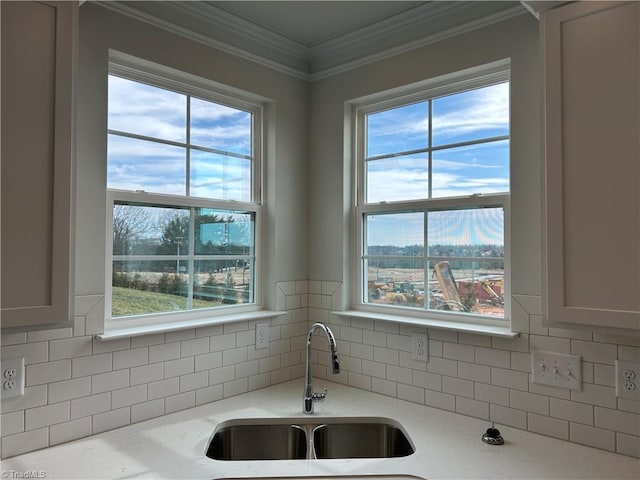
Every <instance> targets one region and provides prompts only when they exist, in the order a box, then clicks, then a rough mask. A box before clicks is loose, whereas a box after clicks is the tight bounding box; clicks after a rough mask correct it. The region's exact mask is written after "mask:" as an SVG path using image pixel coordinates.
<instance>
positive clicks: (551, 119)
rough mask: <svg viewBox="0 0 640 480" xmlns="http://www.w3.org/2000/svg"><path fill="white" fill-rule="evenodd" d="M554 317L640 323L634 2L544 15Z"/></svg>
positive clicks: (639, 13) (639, 10)
mask: <svg viewBox="0 0 640 480" xmlns="http://www.w3.org/2000/svg"><path fill="white" fill-rule="evenodd" d="M541 21H542V22H541V38H542V45H543V47H542V48H543V55H544V58H543V65H544V87H545V112H544V118H545V122H546V124H545V128H544V132H545V196H544V201H545V225H544V227H545V233H544V241H545V250H546V255H545V259H546V265H545V267H546V281H547V284H546V286H545V295H544V297H545V301H546V311H547V320H548V321H549V322H550V323H551V324H554V323H557V322H562V323H569V324H585V325H591V326H605V327H617V328H631V329H638V328H640V74H639V73H640V61H639V58H640V35H639V25H640V4H639V3H637V2H632V3H622V4H621V3H611V2H577V3H572V4H569V5H567V6H564V7H561V8H557V9H554V10H550V11H548V12H545V13H544V14H543V15H542V18H541Z"/></svg>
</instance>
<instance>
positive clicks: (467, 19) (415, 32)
mask: <svg viewBox="0 0 640 480" xmlns="http://www.w3.org/2000/svg"><path fill="white" fill-rule="evenodd" d="M92 3H93V2H92ZM500 3H501V2H429V3H426V4H424V5H421V6H419V7H415V8H413V9H411V10H408V11H405V12H401V13H400V14H397V15H394V16H391V17H389V18H387V19H385V20H382V21H379V22H376V23H374V24H372V25H368V26H366V27H363V28H361V29H358V30H356V31H354V32H350V33H347V34H345V35H341V36H339V37H337V38H334V39H332V40H329V41H326V42H323V43H320V44H317V45H314V46H313V47H306V46H304V45H302V44H300V43H298V42H295V41H293V40H291V39H290V38H288V37H285V36H283V35H280V34H278V33H276V32H273V31H271V30H269V29H266V28H264V27H261V26H259V25H256V24H254V23H253V22H249V21H247V20H244V19H243V18H240V17H238V16H236V15H233V14H231V13H229V12H226V11H224V10H223V9H221V8H219V7H216V6H214V5H212V4H210V3H206V2H200V1H194V2H191V1H189V2H179V1H164V2H135V7H133V6H132V5H131V3H130V2H120V1H109V2H95V5H99V6H101V7H104V8H107V9H109V10H112V11H114V12H117V13H120V14H122V15H126V16H128V17H131V18H134V19H136V20H139V21H142V22H145V23H147V24H150V25H154V26H156V27H158V28H162V29H164V30H166V31H169V32H171V33H174V34H176V35H180V36H182V37H185V38H188V39H190V40H193V41H195V42H198V43H201V44H204V45H207V46H210V47H213V48H215V49H217V50H220V51H223V52H225V53H229V54H231V55H234V56H236V57H240V58H242V59H245V60H248V61H251V62H254V63H257V64H260V65H263V66H265V67H268V68H271V69H273V70H276V71H279V72H281V73H285V74H287V75H291V76H294V77H296V78H300V79H303V80H307V81H315V80H320V79H322V78H327V77H330V76H333V75H337V74H339V73H342V72H346V71H348V70H351V69H353V68H357V67H359V66H362V65H366V64H369V63H373V62H376V61H379V60H382V59H385V58H388V57H391V56H393V55H398V54H401V53H404V52H407V51H409V50H413V49H416V48H420V47H423V46H426V45H430V44H433V43H435V42H438V41H441V40H444V39H446V38H450V37H453V36H455V35H460V34H462V33H465V32H469V31H471V30H475V29H479V28H482V27H485V26H488V25H491V24H494V23H497V22H500V21H503V20H507V19H509V18H512V17H515V16H518V15H521V14H524V13H527V9H526V8H525V7H524V6H523V5H522V4H520V3H515V2H513V3H511V5H513V4H514V3H515V6H510V7H508V8H504V7H502V6H501V5H500Z"/></svg>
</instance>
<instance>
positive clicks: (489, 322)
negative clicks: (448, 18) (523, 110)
mask: <svg viewBox="0 0 640 480" xmlns="http://www.w3.org/2000/svg"><path fill="white" fill-rule="evenodd" d="M505 81H507V82H510V81H511V78H510V61H509V60H503V61H498V62H494V63H493V64H489V65H486V66H481V67H476V68H472V69H468V70H465V71H463V72H458V73H455V74H451V75H445V76H442V77H438V78H436V79H431V80H428V81H426V82H421V83H420V84H416V85H412V86H408V87H406V88H400V89H394V90H392V91H388V92H381V93H378V94H374V95H370V96H367V97H365V98H362V99H358V100H355V101H353V102H350V104H349V108H350V110H351V119H352V120H351V123H352V125H351V132H352V138H351V142H352V148H353V151H352V158H353V161H352V167H353V179H354V182H353V183H354V185H353V210H352V211H353V216H354V219H353V220H354V221H353V222H352V225H353V227H352V228H353V235H352V238H353V240H352V242H351V249H352V252H353V255H351V257H352V265H351V268H352V271H353V272H355V276H354V277H353V281H352V282H351V288H350V294H351V305H352V309H353V310H354V311H355V312H359V313H360V314H361V316H365V317H366V316H368V315H369V314H371V315H375V316H379V318H381V319H388V320H392V319H398V320H400V321H402V320H401V319H406V320H407V322H408V323H412V324H416V323H417V324H421V323H423V324H424V325H425V326H429V325H438V326H444V327H446V326H447V325H449V327H447V328H451V329H456V327H455V326H456V324H458V325H460V326H462V325H464V328H462V329H464V330H472V329H473V327H471V328H469V326H470V325H471V326H472V325H478V326H485V327H489V328H492V327H498V328H501V329H502V328H507V329H509V328H510V322H511V234H510V232H511V210H510V190H511V187H509V192H508V193H504V194H482V195H469V196H460V197H445V198H432V199H425V200H408V201H394V202H380V203H369V204H367V203H366V202H365V199H366V191H365V189H366V185H365V179H366V176H365V169H366V165H365V163H366V162H365V156H366V152H365V144H366V138H365V135H366V125H365V122H366V120H365V118H366V115H368V114H371V113H375V112H379V111H383V110H387V109H392V108H397V107H401V106H404V105H407V104H410V103H415V102H419V101H425V100H428V99H431V98H434V97H438V96H444V95H448V94H455V93H458V92H463V91H465V90H470V89H473V88H479V87H484V86H489V85H493V84H496V83H501V82H505ZM510 103H511V102H510ZM510 123H511V115H510ZM510 135H511V125H510V128H509V148H510V150H511V140H510ZM468 143H479V142H468ZM464 144H466V143H463V144H462V145H464ZM454 146H455V145H454ZM449 147H450V146H449ZM430 177H431V175H430ZM509 177H510V178H511V168H510V172H509ZM510 183H511V181H510ZM491 206H494V207H501V208H503V211H504V272H505V273H504V318H492V317H489V316H484V315H477V314H475V315H474V314H472V313H462V312H446V311H437V310H427V309H420V308H415V307H413V308H411V307H403V306H398V305H379V304H374V303H365V301H364V299H365V292H366V289H367V277H366V274H365V273H366V272H364V271H363V263H364V262H363V256H364V249H365V245H364V242H365V239H366V232H365V225H364V219H365V215H367V214H371V213H405V212H425V215H426V212H427V211H428V210H442V209H445V210H446V209H461V208H465V207H491ZM426 228H427V227H426V219H425V236H424V238H425V249H424V254H423V255H422V256H421V257H416V258H417V259H418V260H420V259H422V260H424V261H426V258H427V257H428V256H427V248H426V247H427V245H426ZM453 259H454V260H457V259H458V257H453ZM426 265H427V266H426V267H425V269H426V271H425V275H426V273H427V272H428V271H429V269H428V264H426ZM425 278H427V277H426V276H425ZM347 313H353V312H347ZM421 321H422V322H421ZM479 332H482V330H479Z"/></svg>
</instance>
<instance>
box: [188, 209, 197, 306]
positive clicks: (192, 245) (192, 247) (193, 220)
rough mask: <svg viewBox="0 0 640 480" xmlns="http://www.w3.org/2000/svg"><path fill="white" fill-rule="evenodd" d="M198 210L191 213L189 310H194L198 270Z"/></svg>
mask: <svg viewBox="0 0 640 480" xmlns="http://www.w3.org/2000/svg"><path fill="white" fill-rule="evenodd" d="M195 223H196V209H195V208H191V209H190V211H189V257H187V272H188V275H187V278H188V279H189V285H188V286H187V291H188V292H189V293H188V295H187V308H188V309H189V310H191V309H192V308H193V284H194V282H195V278H196V270H195V262H194V257H195V254H196V252H195V247H196V240H195V231H196V226H195Z"/></svg>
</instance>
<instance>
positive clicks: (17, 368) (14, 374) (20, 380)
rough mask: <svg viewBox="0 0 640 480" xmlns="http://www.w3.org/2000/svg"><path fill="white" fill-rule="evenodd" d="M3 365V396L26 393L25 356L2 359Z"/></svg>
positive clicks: (15, 395)
mask: <svg viewBox="0 0 640 480" xmlns="http://www.w3.org/2000/svg"><path fill="white" fill-rule="evenodd" d="M0 364H1V365H2V367H0V369H1V370H2V398H3V399H5V398H13V397H21V396H22V395H24V358H14V359H12V360H2V361H0Z"/></svg>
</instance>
